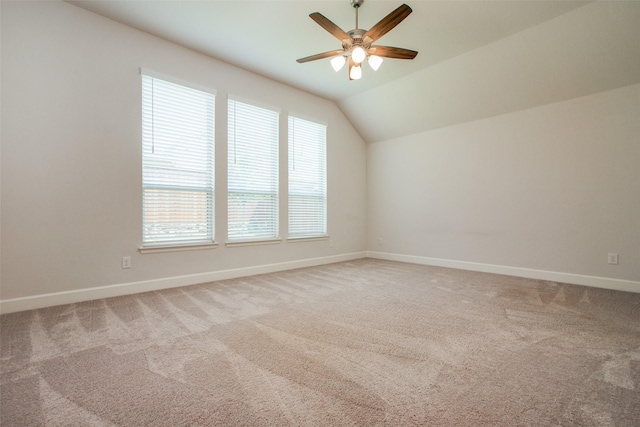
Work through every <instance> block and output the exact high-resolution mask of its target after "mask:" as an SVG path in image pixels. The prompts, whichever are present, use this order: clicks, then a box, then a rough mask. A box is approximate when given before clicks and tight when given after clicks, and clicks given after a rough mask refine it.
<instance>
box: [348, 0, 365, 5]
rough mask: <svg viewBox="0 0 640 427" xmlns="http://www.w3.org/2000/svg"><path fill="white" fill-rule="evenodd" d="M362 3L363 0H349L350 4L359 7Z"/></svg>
mask: <svg viewBox="0 0 640 427" xmlns="http://www.w3.org/2000/svg"><path fill="white" fill-rule="evenodd" d="M362 3H364V0H351V6H353V7H360V6H362Z"/></svg>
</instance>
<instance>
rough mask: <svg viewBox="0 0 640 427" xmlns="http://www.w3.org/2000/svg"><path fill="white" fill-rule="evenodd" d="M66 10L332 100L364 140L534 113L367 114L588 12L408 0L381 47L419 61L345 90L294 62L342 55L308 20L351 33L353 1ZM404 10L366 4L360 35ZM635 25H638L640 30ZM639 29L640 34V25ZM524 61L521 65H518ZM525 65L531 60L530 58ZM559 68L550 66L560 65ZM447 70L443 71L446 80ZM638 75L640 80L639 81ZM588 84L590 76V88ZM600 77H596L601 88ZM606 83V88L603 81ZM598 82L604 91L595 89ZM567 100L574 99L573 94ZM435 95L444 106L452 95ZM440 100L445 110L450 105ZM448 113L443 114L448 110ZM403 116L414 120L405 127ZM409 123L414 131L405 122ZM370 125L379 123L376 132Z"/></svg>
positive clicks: (399, 63)
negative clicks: (506, 44) (493, 49)
mask: <svg viewBox="0 0 640 427" xmlns="http://www.w3.org/2000/svg"><path fill="white" fill-rule="evenodd" d="M68 2H69V3H72V4H74V5H77V6H79V7H82V8H84V9H87V10H90V11H93V12H95V13H98V14H100V15H103V16H105V17H108V18H110V19H113V20H115V21H118V22H121V23H123V24H126V25H129V26H132V27H135V28H138V29H140V30H142V31H145V32H148V33H150V34H153V35H156V36H158V37H161V38H164V39H166V40H169V41H172V42H175V43H177V44H180V45H182V46H185V47H187V48H190V49H193V50H196V51H198V52H201V53H204V54H206V55H210V56H212V57H214V58H216V59H219V60H222V61H225V62H228V63H230V64H233V65H235V66H238V67H241V68H244V69H246V70H250V71H253V72H255V73H258V74H261V75H263V76H266V77H269V78H271V79H273V80H276V81H279V82H282V83H285V84H288V85H290V86H293V87H296V88H299V89H302V90H305V91H307V92H310V93H313V94H316V95H319V96H322V97H325V98H328V99H331V100H333V101H336V102H337V103H338V105H339V106H340V108H341V109H342V110H343V111H344V112H345V114H346V115H347V117H349V119H350V120H351V121H352V123H353V124H354V126H355V127H356V129H358V130H359V132H360V133H361V134H362V135H363V137H364V138H365V139H366V140H368V141H375V140H379V139H381V138H383V137H384V138H390V137H397V136H402V135H403V134H407V133H409V132H419V131H422V130H427V129H432V128H435V127H439V126H445V125H447V124H452V123H455V122H461V121H466V120H470V119H474V118H481V117H486V116H489V115H491V114H496V113H500V112H504V111H502V110H505V109H507V110H508V109H509V108H511V109H514V108H515V109H521V108H528V107H530V106H531V104H532V103H531V102H529V103H527V102H524V103H522V102H521V103H518V102H515V104H516V105H512V104H514V102H513V100H506V102H502V101H501V102H502V103H503V104H504V106H503V107H504V108H494V109H493V110H492V109H489V110H487V111H483V112H479V114H474V113H473V112H472V111H466V110H465V112H464V114H463V115H462V116H460V117H456V114H458V113H456V112H455V111H454V110H456V108H453V106H449V107H451V108H449V109H450V110H452V112H451V114H452V116H451V117H449V116H447V117H446V118H444V119H442V118H441V119H434V120H433V121H432V122H429V123H426V122H425V121H424V120H423V119H422V118H420V117H413V116H416V114H415V111H416V109H417V110H418V111H420V110H421V109H422V108H423V107H424V108H426V109H427V110H428V108H427V107H428V104H429V100H428V99H425V100H423V101H415V100H414V101H413V102H411V103H410V105H409V106H405V108H409V109H410V111H406V110H404V111H402V108H400V109H398V108H397V107H398V106H400V107H402V106H403V105H405V104H404V103H402V104H400V103H398V104H394V103H387V104H386V106H384V105H380V106H379V108H378V107H377V106H374V105H371V101H372V100H374V99H380V98H379V97H378V96H379V95H382V94H384V96H385V97H388V96H391V98H384V99H393V96H394V95H393V94H394V93H401V94H404V96H410V95H411V94H412V93H413V92H414V91H415V88H416V87H422V86H424V85H423V84H422V83H423V82H424V78H425V77H429V75H430V73H432V72H433V70H438V69H440V70H442V67H443V64H449V65H450V64H452V63H453V62H455V60H456V58H458V57H465V55H466V56H469V55H472V54H473V52H474V51H476V50H479V49H481V48H482V47H485V46H488V45H490V46H494V45H495V44H496V43H499V42H500V41H501V40H509V39H512V38H514V37H518V36H520V37H521V38H522V36H521V34H525V35H526V34H527V30H528V29H532V28H537V27H539V26H541V25H543V24H545V23H548V22H554V20H556V19H557V18H558V17H560V16H562V15H565V14H567V15H570V14H572V13H575V12H577V11H578V10H580V9H582V8H588V7H591V6H592V5H590V4H589V3H590V2H584V1H546V0H534V1H509V0H507V1H482V0H476V1H424V0H406V2H407V4H409V6H411V8H412V9H413V13H412V14H411V15H409V17H407V18H406V19H405V20H404V21H403V22H402V23H400V25H398V26H397V27H396V28H394V29H393V30H392V31H391V32H389V33H388V34H387V35H385V36H383V37H382V38H381V39H380V40H379V41H378V42H377V43H376V44H380V45H387V46H396V47H403V48H408V49H412V50H417V51H418V52H419V54H418V56H417V57H416V58H415V59H414V60H413V61H405V60H392V59H387V60H385V62H384V63H383V64H382V67H381V68H380V69H379V70H378V71H377V72H374V71H373V70H371V69H370V68H368V67H366V66H365V67H364V69H363V77H362V79H361V80H357V81H349V79H348V76H347V70H346V67H345V68H344V69H343V70H341V71H340V72H339V73H335V72H334V71H333V70H332V69H331V66H330V64H329V60H328V59H324V60H318V61H314V62H309V63H305V64H298V63H297V62H296V59H298V58H301V57H305V56H309V55H312V54H316V53H321V52H325V51H329V50H334V49H339V48H340V42H339V41H338V40H336V39H335V38H334V37H333V36H332V35H330V34H329V33H328V32H326V31H325V30H323V29H322V28H321V27H320V26H319V25H317V24H316V23H315V22H314V21H312V20H311V19H310V18H309V16H308V15H309V14H310V13H312V12H320V13H321V14H323V15H324V16H326V17H327V18H329V19H330V20H332V21H333V22H334V23H335V24H336V25H338V26H339V27H341V28H342V29H343V30H345V31H348V30H351V29H353V28H354V27H355V12H354V9H353V8H352V6H351V5H350V1H349V0H325V1H313V0H290V1H267V0H260V1H242V0H234V1H156V0H132V1H128V0H124V1H112V0H90V1H86V0H68ZM401 3H402V0H399V1H381V0H366V1H365V2H364V4H363V6H362V7H361V8H360V11H359V27H360V28H365V29H368V28H370V27H371V26H373V25H374V24H375V23H376V22H378V21H379V20H380V19H382V18H383V17H384V16H386V15H387V14H388V13H390V12H391V11H392V10H394V9H395V8H396V7H398V6H399V5H400V4H401ZM625 3H630V2H625ZM633 3H636V6H637V5H639V4H640V3H638V2H633ZM636 9H637V10H640V8H635V9H633V11H634V13H632V16H633V19H636V18H637V17H640V15H639V14H638V13H637V10H636ZM585 19H589V17H588V16H587V17H586V18H585ZM627 21H628V20H627ZM635 23H636V21H631V22H625V23H624V24H626V25H632V26H634V25H635ZM638 23H639V24H640V21H638ZM556 26H557V27H558V26H559V27H562V26H563V25H562V24H561V25H556ZM596 27H597V23H596ZM637 28H640V25H638V26H637ZM551 30H554V29H553V28H551ZM529 31H535V30H529ZM554 31H555V30H554ZM587 31H588V29H587ZM538 33H539V34H541V33H540V32H538ZM625 34H626V33H625ZM639 34H640V30H637V29H636V30H635V33H633V31H632V34H630V35H629V34H627V36H626V37H627V38H626V39H625V40H624V41H623V42H622V43H623V44H624V45H625V46H626V44H628V43H629V38H630V39H631V40H635V38H637V36H638V35H639ZM558 37H560V40H544V41H543V42H544V45H546V46H547V47H548V48H550V49H551V50H553V49H554V44H555V43H556V41H557V42H563V40H564V39H565V37H564V36H563V35H561V34H560V35H558ZM570 38H571V37H570ZM525 39H526V37H525ZM639 40H640V39H639ZM523 43H528V42H527V40H524V41H523ZM536 43H537V42H534V45H536V46H537V44H536ZM538 44H539V43H538ZM639 45H640V43H639ZM525 47H526V46H525ZM627 49H631V51H630V52H629V53H632V54H635V53H636V52H637V50H638V49H637V48H634V47H632V46H627ZM538 50H539V49H538ZM563 52H564V51H563ZM512 53H513V52H512ZM617 54H620V52H617ZM537 55H540V52H537ZM517 56H524V57H526V56H527V52H526V51H522V52H520V54H519V55H517ZM543 58H544V55H543V56H542V57H540V56H534V57H532V59H533V60H535V61H538V60H541V59H543ZM520 59H522V58H517V60H520ZM524 59H525V61H526V58H524ZM557 59H558V58H556V57H554V60H557ZM452 61H453V62H452ZM636 62H638V61H636ZM472 63H473V62H469V64H472ZM449 65H446V66H445V68H446V67H448V66H449ZM462 65H464V64H462ZM474 66H476V65H474ZM438 67H440V68H438ZM481 68H484V67H481ZM552 68H553V67H552ZM447 70H448V69H447ZM447 70H445V71H446V72H449V71H450V70H449V71H447ZM479 71H480V72H481V71H482V70H479ZM556 71H557V70H556ZM628 71H629V72H631V71H633V72H635V70H628ZM551 72H554V70H551ZM638 75H639V76H640V73H638ZM600 77H603V76H600ZM589 78H590V77H588V76H587V77H586V79H587V80H589ZM597 78H598V77H597V76H596V77H595V79H596V80H597ZM604 78H605V79H606V76H604ZM592 80H593V78H592ZM623 80H624V79H623ZM627 80H628V79H627ZM592 83H594V84H595V87H599V86H598V84H599V81H596V82H592ZM627 84H629V83H627ZM545 86H546V85H542V86H541V89H540V90H542V91H544V90H545V89H544V87H545ZM605 86H606V85H605ZM609 86H610V85H609ZM590 87H592V88H593V87H594V86H590ZM390 88H392V90H390ZM424 90H426V92H425V96H431V95H433V94H432V93H430V92H429V90H428V88H427V89H425V88H423V91H424ZM553 90H554V91H555V90H556V89H555V88H554V89H553ZM550 95H551V96H550V97H547V98H549V99H552V100H553V94H550ZM570 95H571V96H575V93H573V92H572V93H571V94H570ZM579 95H580V94H578V95H577V96H579ZM438 96H439V97H443V98H444V99H446V98H447V96H446V94H438ZM515 96H520V95H517V94H516V95H515ZM534 98H536V97H534ZM538 98H540V99H538ZM547 98H545V97H544V96H542V97H537V98H536V99H535V100H534V101H533V104H534V105H535V104H537V103H539V102H549V100H548V99H547ZM441 101H442V102H445V104H446V101H443V100H441ZM494 101H495V100H494ZM363 103H365V104H363ZM458 103H459V102H458ZM378 104H380V103H378ZM362 105H367V116H368V118H365V117H363V114H362V108H361V106H362ZM394 105H395V107H394ZM444 107H445V110H446V108H447V106H446V105H444ZM398 110H400V111H398ZM467 110H468V108H467ZM394 111H395V112H394ZM376 112H377V113H378V114H376ZM407 113H409V114H407ZM403 115H404V116H407V117H409V116H411V118H407V119H402V117H403ZM432 116H433V115H432ZM434 117H435V116H434ZM372 118H375V120H372ZM408 120H413V122H407V121H408ZM374 121H375V122H376V123H375V124H372V122H374ZM392 123H393V124H395V125H396V128H395V130H393V131H391V132H390V131H388V129H391V128H393V127H392V126H389V125H390V124H392ZM385 130H387V131H385Z"/></svg>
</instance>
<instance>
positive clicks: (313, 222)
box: [289, 116, 327, 238]
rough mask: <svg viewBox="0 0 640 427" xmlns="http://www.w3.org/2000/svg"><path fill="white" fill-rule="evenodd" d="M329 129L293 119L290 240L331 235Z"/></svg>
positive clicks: (290, 124)
mask: <svg viewBox="0 0 640 427" xmlns="http://www.w3.org/2000/svg"><path fill="white" fill-rule="evenodd" d="M326 146H327V127H326V126H325V125H322V124H319V123H313V122H310V121H307V120H302V119H299V118H297V117H291V116H289V237H292V238H295V237H314V236H324V235H326V234H327V176H326V169H327V168H326V151H327V150H326Z"/></svg>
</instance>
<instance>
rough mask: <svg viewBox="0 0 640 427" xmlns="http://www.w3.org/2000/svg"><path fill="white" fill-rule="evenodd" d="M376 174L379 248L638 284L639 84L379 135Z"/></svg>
mask: <svg viewBox="0 0 640 427" xmlns="http://www.w3.org/2000/svg"><path fill="white" fill-rule="evenodd" d="M368 170H369V176H368V197H369V198H368V205H369V208H368V212H369V231H368V246H369V248H370V250H372V251H376V252H381V253H386V255H383V254H377V255H378V256H383V257H384V256H386V257H389V258H394V257H392V256H391V255H390V254H396V255H398V254H400V255H408V256H409V257H407V256H404V257H397V256H396V257H395V259H404V260H410V261H415V262H425V263H432V264H441V265H451V266H457V267H461V268H470V269H480V270H482V269H484V270H486V271H496V272H508V273H511V274H518V275H529V276H531V277H536V275H537V276H538V277H545V274H544V273H545V272H561V273H567V275H566V276H564V278H565V279H566V280H567V281H573V282H587V283H590V284H595V285H604V286H608V285H611V286H610V287H620V288H627V289H629V290H631V288H634V289H636V290H637V291H640V85H632V86H627V87H623V88H620V89H615V90H610V91H606V92H601V93H598V94H594V95H589V96H586V97H581V98H575V99H572V100H569V101H563V102H559V103H555V104H549V105H546V106H542V107H537V108H533V109H530V110H525V111H520V112H515V113H510V114H504V115H500V116H496V117H492V118H487V119H483V120H479V121H474V122H469V123H464V124H459V125H455V126H450V127H446V128H441V129H436V130H432V131H427V132H423V133H419V134H415V135H411V136H407V137H403V138H398V139H393V140H387V141H381V142H376V143H372V144H369V149H368ZM378 239H382V244H379V242H378ZM609 252H615V253H618V254H619V265H615V266H614V265H608V264H607V254H608V253H609ZM446 260H448V261H455V262H447V261H446ZM492 266H493V267H492ZM500 267H509V268H500ZM512 267H515V269H513V268H512ZM526 269H532V270H535V271H537V274H536V272H533V273H532V272H531V271H526ZM520 273H524V274H520ZM579 276H591V277H592V278H593V277H595V278H598V277H599V278H609V279H618V280H622V281H631V282H633V283H626V284H625V283H624V282H621V283H618V285H620V286H617V285H615V283H614V284H613V285H612V281H611V280H609V281H607V280H601V281H598V280H595V281H594V280H592V281H589V280H586V279H587V278H584V277H582V278H581V277H579ZM583 279H584V280H583ZM615 281H616V280H613V282H615Z"/></svg>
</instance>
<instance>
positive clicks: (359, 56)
mask: <svg viewBox="0 0 640 427" xmlns="http://www.w3.org/2000/svg"><path fill="white" fill-rule="evenodd" d="M366 56H367V52H365V51H364V49H363V48H361V47H360V46H356V47H354V48H353V50H352V51H351V59H353V62H355V63H356V64H360V63H361V62H362V61H364V58H365V57H366Z"/></svg>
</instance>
